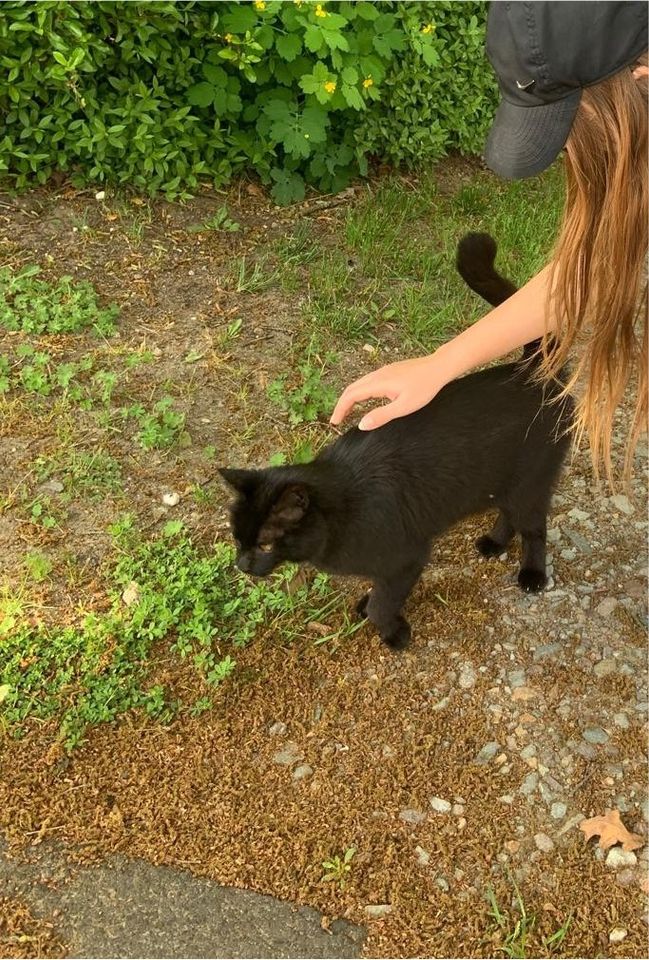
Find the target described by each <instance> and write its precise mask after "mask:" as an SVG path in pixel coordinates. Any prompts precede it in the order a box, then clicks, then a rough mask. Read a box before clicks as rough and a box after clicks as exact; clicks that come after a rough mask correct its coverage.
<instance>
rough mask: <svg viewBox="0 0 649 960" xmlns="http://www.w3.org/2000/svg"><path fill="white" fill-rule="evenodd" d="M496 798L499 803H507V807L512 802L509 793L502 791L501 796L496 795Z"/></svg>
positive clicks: (512, 799)
mask: <svg viewBox="0 0 649 960" xmlns="http://www.w3.org/2000/svg"><path fill="white" fill-rule="evenodd" d="M498 799H499V801H500V802H501V803H505V804H507V806H508V807H510V806H511V805H512V803H513V802H514V798H513V796H512V795H511V793H503V795H502V797H498Z"/></svg>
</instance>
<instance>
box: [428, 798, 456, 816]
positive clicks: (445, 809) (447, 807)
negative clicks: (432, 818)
mask: <svg viewBox="0 0 649 960" xmlns="http://www.w3.org/2000/svg"><path fill="white" fill-rule="evenodd" d="M430 805H431V807H432V808H433V810H434V811H435V813H450V811H451V804H450V803H449V802H448V800H443V799H442V798H441V797H432V798H431V801H430Z"/></svg>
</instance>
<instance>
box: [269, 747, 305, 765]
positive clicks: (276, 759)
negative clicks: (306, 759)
mask: <svg viewBox="0 0 649 960" xmlns="http://www.w3.org/2000/svg"><path fill="white" fill-rule="evenodd" d="M301 759H302V754H301V752H300V748H299V747H298V745H297V743H292V742H291V741H289V742H288V743H287V744H286V746H285V747H282V749H281V750H278V751H277V753H276V754H274V756H273V763H277V764H278V765H279V766H280V767H292V766H293V764H294V763H299V761H300V760H301Z"/></svg>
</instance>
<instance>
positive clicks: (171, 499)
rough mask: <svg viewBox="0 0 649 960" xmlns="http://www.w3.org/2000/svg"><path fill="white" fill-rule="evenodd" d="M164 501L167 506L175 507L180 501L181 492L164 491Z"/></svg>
mask: <svg viewBox="0 0 649 960" xmlns="http://www.w3.org/2000/svg"><path fill="white" fill-rule="evenodd" d="M162 502H163V503H164V505H165V507H175V506H176V505H177V504H179V503H180V494H178V493H173V492H172V493H164V494H163V495H162Z"/></svg>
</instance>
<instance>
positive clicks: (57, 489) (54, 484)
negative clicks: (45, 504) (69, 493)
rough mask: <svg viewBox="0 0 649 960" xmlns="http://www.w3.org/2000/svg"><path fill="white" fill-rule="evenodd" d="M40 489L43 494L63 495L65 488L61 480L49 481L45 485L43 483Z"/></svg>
mask: <svg viewBox="0 0 649 960" xmlns="http://www.w3.org/2000/svg"><path fill="white" fill-rule="evenodd" d="M38 489H39V490H41V491H42V492H43V493H63V490H64V489H65V487H64V486H63V484H62V483H61V481H60V480H47V481H46V482H45V483H41V485H40V486H39V488H38Z"/></svg>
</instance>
